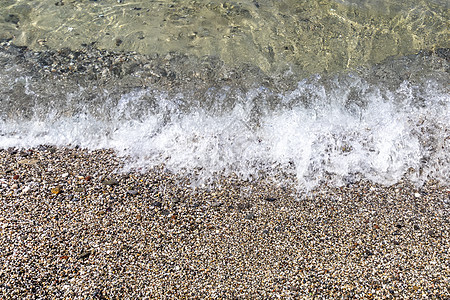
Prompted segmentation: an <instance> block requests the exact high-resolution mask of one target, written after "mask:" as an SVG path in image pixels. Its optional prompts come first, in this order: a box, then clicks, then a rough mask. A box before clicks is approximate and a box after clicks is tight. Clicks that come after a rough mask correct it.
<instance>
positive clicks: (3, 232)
mask: <svg viewBox="0 0 450 300" xmlns="http://www.w3.org/2000/svg"><path fill="white" fill-rule="evenodd" d="M122 165H123V159H122V158H120V157H119V156H118V155H116V154H115V153H114V152H113V151H111V150H95V151H88V150H85V149H79V148H76V147H75V148H58V147H52V146H39V147H37V148H32V149H16V148H14V149H13V148H10V149H3V150H0V201H1V210H0V246H1V247H0V248H1V249H2V250H1V255H0V264H1V268H0V298H2V299H156V298H159V299H184V298H189V299H205V298H218V299H275V298H282V299H336V298H343V299H347V298H358V299H402V298H404V299H406V298H407V299H427V298H428V299H448V298H450V254H449V249H450V236H449V235H450V218H449V216H450V189H449V188H448V187H445V186H441V185H439V184H438V183H435V182H431V181H430V182H427V183H426V184H425V185H423V186H421V187H416V186H414V185H411V184H410V183H408V182H403V181H400V182H398V183H397V184H395V185H393V186H381V185H377V184H374V183H371V182H368V181H360V182H354V183H351V184H348V185H346V186H342V187H328V186H326V185H321V186H319V187H318V188H316V189H315V190H313V191H310V192H308V193H301V192H298V191H297V190H296V189H295V187H293V186H290V185H288V184H287V185H283V184H277V183H274V182H271V181H270V180H269V179H267V178H263V177H261V178H259V179H258V180H256V181H244V180H240V179H239V178H236V177H233V176H228V177H224V178H222V179H220V180H218V182H217V183H216V184H215V185H213V186H210V187H209V188H206V187H205V188H199V187H193V186H192V185H191V184H190V181H189V177H188V176H186V175H180V174H172V173H170V172H169V171H168V170H166V169H165V168H164V167H163V166H161V167H159V168H154V169H151V170H147V171H145V172H137V171H127V172H121V171H120V170H121V168H122Z"/></svg>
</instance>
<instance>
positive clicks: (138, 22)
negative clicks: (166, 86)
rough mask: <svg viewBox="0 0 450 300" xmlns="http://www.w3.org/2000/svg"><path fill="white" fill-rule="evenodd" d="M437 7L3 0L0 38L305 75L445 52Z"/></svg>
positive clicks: (330, 1)
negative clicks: (212, 59) (209, 59)
mask: <svg viewBox="0 0 450 300" xmlns="http://www.w3.org/2000/svg"><path fill="white" fill-rule="evenodd" d="M449 19H450V8H449V5H448V1H441V0H407V1H399V0H370V1H352V0H303V1H297V0H282V1H280V0H263V1H258V0H245V1H205V0H202V1H187V0H173V1H147V0H146V1H139V0H134V1H132V0H123V1H117V0H98V1H87V0H86V1H85V0H71V1H68V0H31V1H30V0H3V1H1V2H0V39H11V41H12V42H13V43H14V44H16V45H26V46H28V47H31V48H33V49H36V50H46V49H61V48H65V47H68V48H71V49H80V48H83V47H86V45H91V46H95V47H97V48H100V49H110V50H114V51H137V52H138V53H144V54H155V53H156V54H159V55H166V54H167V53H169V52H180V53H185V54H189V55H195V56H197V57H203V56H216V57H218V58H219V59H220V60H221V61H223V62H224V63H226V64H228V65H233V64H235V65H240V64H252V65H254V66H257V67H258V68H260V69H262V70H263V71H264V72H270V73H282V72H286V71H288V70H292V71H294V72H297V73H300V72H303V73H305V74H306V75H309V74H314V73H319V72H320V73H322V72H324V71H327V72H330V71H336V70H341V69H343V68H354V67H357V66H361V65H367V64H369V65H372V64H374V63H378V62H381V61H382V60H384V59H385V58H387V57H389V56H395V55H407V54H413V53H416V52H418V51H419V50H422V49H431V48H435V47H436V48H439V47H441V48H448V47H450V44H449V40H450V36H449V29H448V28H449V27H448V26H449Z"/></svg>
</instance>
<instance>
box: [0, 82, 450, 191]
mask: <svg viewBox="0 0 450 300" xmlns="http://www.w3.org/2000/svg"><path fill="white" fill-rule="evenodd" d="M427 84H428V86H427V87H426V88H425V91H424V92H423V93H422V94H423V95H422V97H423V101H424V103H423V104H422V105H416V104H415V101H416V100H417V99H416V98H417V97H416V95H415V94H414V89H415V88H416V87H415V86H413V85H411V84H410V83H409V82H404V83H403V84H402V85H401V86H400V87H399V88H398V89H397V90H394V91H387V90H383V87H382V86H381V87H380V86H370V85H368V84H367V83H364V82H361V80H353V81H351V84H350V85H347V86H343V87H342V88H339V87H334V88H331V89H330V88H328V89H327V88H325V87H324V86H320V85H317V84H311V83H306V82H300V83H299V85H298V88H297V89H295V90H293V91H290V92H286V93H285V94H283V95H278V96H279V98H281V99H282V101H281V103H280V104H279V105H277V106H276V107H275V108H269V105H268V104H267V103H266V102H265V101H267V100H265V98H264V97H265V96H264V95H267V93H268V92H267V91H265V90H263V89H254V90H251V91H249V92H247V93H245V94H241V95H240V100H239V101H236V102H235V103H234V104H233V105H232V107H230V109H228V110H224V111H222V112H220V113H217V112H212V111H208V110H207V109H205V108H201V107H191V108H190V109H189V110H187V111H184V110H182V109H181V106H182V105H183V104H185V100H186V99H184V98H183V97H184V96H183V95H181V94H180V95H177V96H176V97H172V98H171V97H169V96H168V95H167V94H164V93H159V92H158V93H159V94H158V95H156V96H155V95H154V94H155V93H156V92H155V91H152V90H141V91H137V92H132V93H128V94H124V95H122V96H121V98H120V100H119V101H118V102H116V103H115V104H114V105H113V104H112V103H109V105H112V106H110V107H109V108H108V109H109V110H110V117H105V118H99V117H98V115H96V114H95V113H89V109H85V110H84V111H83V112H82V113H78V114H76V115H72V116H70V115H68V116H62V115H61V114H54V113H51V112H50V113H47V114H46V115H45V116H42V115H36V116H35V117H33V118H31V119H30V120H19V119H17V120H2V121H0V122H1V123H0V133H1V135H0V145H1V147H2V148H8V147H33V146H37V145H40V144H53V145H59V146H67V145H72V146H74V145H80V146H82V147H88V148H91V149H98V148H113V149H115V150H117V151H118V152H119V153H120V154H121V155H128V156H130V157H132V158H133V160H132V162H130V165H129V166H130V167H131V166H132V167H136V166H140V167H151V166H154V165H158V164H161V163H164V164H165V165H166V167H167V168H169V169H171V170H173V171H182V170H194V169H195V170H196V172H197V173H198V174H199V176H200V177H201V178H203V179H207V178H211V177H212V176H213V175H214V174H215V173H220V172H225V173H227V172H234V173H238V174H240V176H243V177H248V176H251V175H254V174H256V173H257V172H258V171H260V170H264V171H267V172H270V171H272V170H273V168H274V165H277V166H282V167H286V168H287V169H289V170H293V172H294V174H295V176H296V178H297V180H298V183H299V186H300V187H303V188H308V189H309V188H312V187H314V186H316V185H317V184H319V183H320V182H322V181H324V180H326V181H327V182H329V183H330V184H338V185H339V184H342V183H345V182H346V180H349V178H353V177H354V178H356V179H357V178H361V177H365V178H368V179H370V180H373V181H375V182H379V183H383V184H392V183H395V182H396V181H398V180H399V179H400V178H402V177H403V176H405V174H409V175H408V176H409V177H410V179H412V180H413V181H415V182H418V183H420V182H423V181H424V180H427V179H428V178H434V179H436V180H440V181H442V182H445V181H446V180H448V178H449V162H450V158H449V157H450V154H449V153H450V105H449V97H448V93H446V88H445V87H442V86H441V87H439V86H438V87H436V83H434V82H432V81H430V82H428V83H427ZM355 86H356V87H357V88H358V90H359V91H360V92H361V93H360V94H361V98H362V99H360V101H362V102H363V103H365V104H363V105H356V104H352V103H349V102H348V99H349V91H350V90H351V89H352V88H354V87H355ZM149 95H152V97H153V98H152V99H155V100H154V101H155V103H154V105H153V106H152V107H153V108H152V109H143V107H145V106H143V103H144V102H145V101H147V100H146V99H148V97H149ZM306 96H307V99H309V101H310V103H306V104H305V101H302V100H301V99H303V98H304V97H306ZM68 97H69V96H68ZM70 97H73V95H71V96H70ZM302 97H303V98H302ZM215 101H223V99H222V100H221V99H219V98H218V99H216V100H215ZM155 107H156V108H155ZM140 110H142V111H140ZM256 112H258V114H259V115H258V116H257V118H256V119H257V122H253V120H254V119H255V114H256ZM138 113H139V118H136V117H135V116H136V114H138Z"/></svg>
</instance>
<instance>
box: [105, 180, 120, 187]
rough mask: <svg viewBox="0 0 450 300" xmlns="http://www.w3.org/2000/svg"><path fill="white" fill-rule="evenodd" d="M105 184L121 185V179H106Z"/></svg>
mask: <svg viewBox="0 0 450 300" xmlns="http://www.w3.org/2000/svg"><path fill="white" fill-rule="evenodd" d="M103 184H104V185H110V186H114V185H119V181H118V180H117V179H106V180H104V181H103Z"/></svg>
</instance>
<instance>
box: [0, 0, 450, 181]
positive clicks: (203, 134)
mask: <svg viewBox="0 0 450 300" xmlns="http://www.w3.org/2000/svg"><path fill="white" fill-rule="evenodd" d="M31 2H33V1H12V0H10V1H5V2H3V3H2V4H0V6H1V7H2V18H3V21H2V22H0V24H1V26H2V27H1V28H2V30H1V31H2V35H3V36H0V37H2V38H3V43H2V46H1V48H0V64H1V68H0V147H1V148H4V149H6V148H9V147H35V146H38V145H42V144H51V145H57V146H71V147H73V146H81V147H87V148H90V149H99V148H112V149H114V150H116V151H117V152H118V153H119V155H123V156H124V157H127V164H126V168H128V169H129V168H139V169H142V170H145V169H146V168H149V167H152V166H157V165H164V166H165V167H166V168H167V169H168V170H170V171H173V172H184V173H186V174H188V175H189V176H191V177H192V178H193V180H195V181H196V182H200V183H204V182H207V181H208V180H210V179H214V178H215V176H218V175H227V174H237V175H238V176H240V177H242V178H247V179H252V178H258V177H259V176H262V175H261V174H266V175H267V174H268V175H269V176H275V174H279V173H280V172H281V173H286V174H288V175H289V176H290V177H291V178H295V181H296V183H297V184H298V185H299V187H301V188H306V189H310V188H313V187H315V186H317V185H318V184H321V183H324V182H326V183H328V184H335V185H341V184H346V183H349V182H354V181H357V180H359V179H369V180H372V181H374V182H378V183H382V184H388V185H389V184H394V183H396V182H397V181H399V180H401V179H402V178H407V179H409V180H411V181H413V182H415V183H417V184H421V183H423V182H425V181H427V180H430V179H433V180H437V181H440V182H441V183H443V184H446V183H448V178H449V176H450V168H449V166H450V107H449V106H450V97H449V79H450V77H449V66H448V63H449V54H448V51H449V50H448V46H449V45H448V15H449V7H448V4H447V3H446V2H445V1H444V2H440V1H410V2H408V1H407V2H408V3H406V4H405V3H403V2H404V1H403V2H402V3H400V2H397V1H382V0H379V1H305V2H302V3H301V4H299V3H297V2H298V1H259V2H258V1H242V2H214V1H127V0H124V1H70V2H69V1H59V2H58V1H56V2H55V1H38V2H36V3H35V4H36V5H32V3H31ZM21 46H26V47H27V48H26V49H25V48H21ZM96 49H103V50H96ZM83 60H85V61H87V63H86V64H84V65H83ZM117 66H121V67H120V68H119V67H117Z"/></svg>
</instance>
